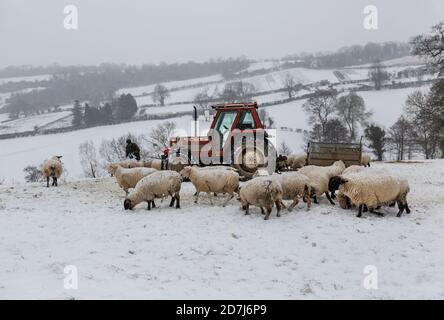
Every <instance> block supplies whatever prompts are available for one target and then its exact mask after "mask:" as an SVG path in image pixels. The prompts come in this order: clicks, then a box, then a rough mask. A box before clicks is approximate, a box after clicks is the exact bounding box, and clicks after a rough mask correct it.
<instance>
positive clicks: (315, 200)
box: [313, 195, 318, 204]
mask: <svg viewBox="0 0 444 320" xmlns="http://www.w3.org/2000/svg"><path fill="white" fill-rule="evenodd" d="M313 202H314V203H316V204H318V197H316V195H314V196H313Z"/></svg>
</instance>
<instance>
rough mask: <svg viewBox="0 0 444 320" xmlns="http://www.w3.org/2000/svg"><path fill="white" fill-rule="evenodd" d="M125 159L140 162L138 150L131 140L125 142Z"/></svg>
mask: <svg viewBox="0 0 444 320" xmlns="http://www.w3.org/2000/svg"><path fill="white" fill-rule="evenodd" d="M126 158H127V159H134V158H135V159H136V160H137V161H139V160H140V148H139V146H138V145H137V144H135V143H134V142H131V139H128V140H126Z"/></svg>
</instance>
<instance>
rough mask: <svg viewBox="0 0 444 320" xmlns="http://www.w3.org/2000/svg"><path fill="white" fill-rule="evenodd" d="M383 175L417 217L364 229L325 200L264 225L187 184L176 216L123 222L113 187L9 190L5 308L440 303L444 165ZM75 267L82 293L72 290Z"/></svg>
mask: <svg viewBox="0 0 444 320" xmlns="http://www.w3.org/2000/svg"><path fill="white" fill-rule="evenodd" d="M48 142H50V141H48ZM62 143H65V144H67V143H69V141H67V140H65V141H60V144H62ZM24 147H26V146H24ZM28 148H29V146H28ZM2 150H3V148H2ZM2 163H3V162H2ZM375 166H376V167H377V168H385V169H387V170H389V171H390V172H396V173H398V174H401V175H403V176H405V177H406V178H408V179H409V181H410V184H411V193H410V195H409V204H410V207H411V209H412V213H411V214H410V215H407V214H404V215H403V216H402V217H401V218H396V217H395V213H396V209H394V208H383V209H381V210H382V211H383V212H385V213H386V216H385V217H377V216H375V215H371V214H365V215H364V217H363V218H361V219H359V218H356V217H355V214H356V212H355V211H345V210H342V209H339V208H338V207H337V206H335V207H332V206H331V205H330V204H328V202H327V201H326V199H325V198H322V199H321V200H320V204H319V205H313V207H312V209H311V210H310V211H308V212H307V211H306V209H305V207H304V206H303V205H302V204H300V207H299V209H296V210H294V211H293V212H291V213H284V214H283V216H282V217H281V218H277V217H276V215H275V211H274V212H273V214H272V216H271V218H270V220H269V221H264V220H263V219H262V216H261V214H260V211H259V209H257V208H254V209H252V214H251V215H250V216H244V215H243V213H242V212H241V211H240V210H239V205H238V202H237V201H236V200H234V199H233V200H232V201H230V203H229V205H228V206H227V207H225V208H222V207H221V203H222V201H224V200H223V199H222V197H219V198H218V199H216V200H215V206H214V207H212V206H210V205H209V202H208V198H207V197H206V196H202V197H201V203H200V204H199V205H195V204H194V203H193V201H192V199H193V197H192V196H193V193H194V188H193V187H192V185H191V184H190V183H184V184H183V189H182V191H181V196H182V201H181V205H182V209H180V210H177V209H170V208H168V206H167V204H168V202H169V201H164V202H163V203H161V202H160V201H159V200H158V201H157V206H158V208H156V209H154V210H152V211H150V212H148V211H147V210H146V208H145V206H144V205H141V206H140V207H137V208H136V210H135V211H134V212H127V211H124V210H123V205H122V203H123V196H124V194H123V192H122V190H120V189H119V188H118V186H117V185H116V183H115V182H114V180H113V179H112V178H106V179H103V180H83V181H73V182H69V183H61V184H60V186H59V188H50V189H46V188H45V187H43V185H42V184H27V185H15V186H10V185H5V186H2V187H0V261H1V264H0V298H8V299H17V298H25V299H26V298H28V299H29V298H32V299H45V298H49V299H88V298H123V299H132V298H135V299H150V298H151V299H162V298H165V299H239V298H240V299H245V298H246V297H248V298H249V299H333V298H335V299H345V298H349V299H366V298H369V299H415V298H419V299H443V298H444V291H443V286H442V284H443V283H444V273H443V271H442V265H443V264H444V256H443V255H442V246H443V244H444V243H443V236H442V235H443V233H444V215H443V214H442V212H443V210H444V188H443V181H444V162H443V161H427V162H420V163H381V164H379V163H378V164H375ZM67 265H73V266H75V267H76V268H77V270H78V276H79V280H78V290H65V289H64V286H63V281H64V277H65V274H64V273H63V270H64V268H65V266H67ZM369 265H371V266H374V267H376V268H377V272H378V289H377V290H368V289H365V288H364V286H363V281H364V279H365V277H366V274H364V268H365V267H366V266H369Z"/></svg>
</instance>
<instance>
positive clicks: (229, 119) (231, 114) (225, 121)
mask: <svg viewBox="0 0 444 320" xmlns="http://www.w3.org/2000/svg"><path fill="white" fill-rule="evenodd" d="M236 116H237V111H225V112H221V114H220V116H219V119H217V123H216V127H215V129H216V130H217V131H218V132H219V133H220V135H221V143H222V144H224V143H225V141H226V140H227V138H228V135H229V134H230V132H231V127H232V126H233V122H234V120H235V119H236Z"/></svg>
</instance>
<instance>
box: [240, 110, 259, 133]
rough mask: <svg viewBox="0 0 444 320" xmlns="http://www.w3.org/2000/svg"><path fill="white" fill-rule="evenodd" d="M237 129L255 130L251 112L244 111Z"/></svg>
mask: <svg viewBox="0 0 444 320" xmlns="http://www.w3.org/2000/svg"><path fill="white" fill-rule="evenodd" d="M237 127H238V129H240V130H246V129H255V125H254V119H253V115H252V114H251V111H244V112H243V113H242V117H241V119H240V121H239V124H238V126H237Z"/></svg>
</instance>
